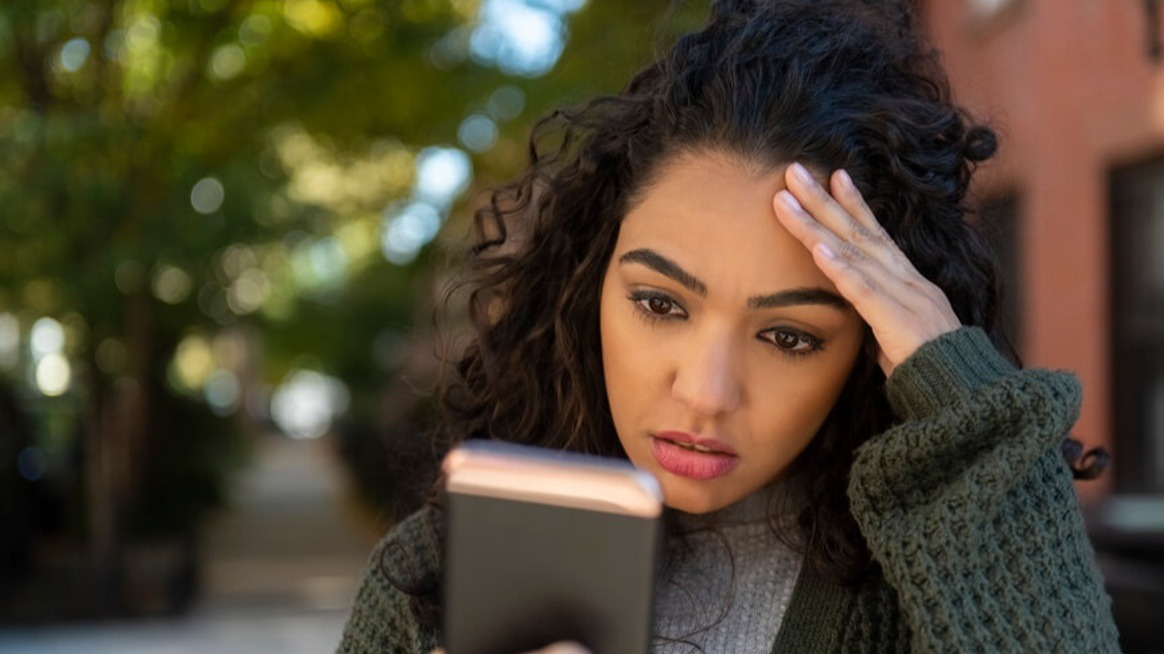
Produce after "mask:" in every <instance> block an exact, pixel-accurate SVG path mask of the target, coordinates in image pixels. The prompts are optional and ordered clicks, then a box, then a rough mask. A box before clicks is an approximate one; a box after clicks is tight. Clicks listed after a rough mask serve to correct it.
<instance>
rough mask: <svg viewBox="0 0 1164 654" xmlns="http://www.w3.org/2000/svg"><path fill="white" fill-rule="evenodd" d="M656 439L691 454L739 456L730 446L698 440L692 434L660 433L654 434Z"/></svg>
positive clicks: (708, 439) (707, 440)
mask: <svg viewBox="0 0 1164 654" xmlns="http://www.w3.org/2000/svg"><path fill="white" fill-rule="evenodd" d="M654 437H655V438H657V439H659V440H662V441H666V442H667V443H670V444H671V445H674V446H676V447H679V448H682V449H684V450H687V451H689V452H699V453H700V454H717V455H720V456H739V455H738V454H736V451H735V450H733V449H732V448H731V446H730V445H728V444H727V443H725V442H723V441H721V440H719V439H716V438H696V437H695V436H692V435H691V434H687V433H684V432H676V431H664V432H659V433H658V434H654Z"/></svg>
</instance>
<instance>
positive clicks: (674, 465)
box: [651, 432, 740, 480]
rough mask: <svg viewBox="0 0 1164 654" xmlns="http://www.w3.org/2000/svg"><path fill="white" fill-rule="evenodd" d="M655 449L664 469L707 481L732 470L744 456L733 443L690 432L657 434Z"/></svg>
mask: <svg viewBox="0 0 1164 654" xmlns="http://www.w3.org/2000/svg"><path fill="white" fill-rule="evenodd" d="M651 443H652V445H651V452H652V453H653V454H654V456H655V461H656V462H657V463H658V464H659V467H661V468H662V469H663V470H666V471H667V472H670V473H671V474H673V475H676V476H679V477H687V478H689V479H695V480H707V479H714V478H716V477H721V476H723V475H726V474H727V473H729V472H731V471H732V470H733V469H735V467H736V466H737V465H739V463H740V457H739V455H738V454H736V452H735V451H734V450H732V448H731V447H730V446H728V445H727V444H726V443H724V442H722V441H718V440H716V439H696V438H695V437H693V436H691V435H690V434H684V433H679V432H664V433H660V434H654V435H653V438H652V439H651Z"/></svg>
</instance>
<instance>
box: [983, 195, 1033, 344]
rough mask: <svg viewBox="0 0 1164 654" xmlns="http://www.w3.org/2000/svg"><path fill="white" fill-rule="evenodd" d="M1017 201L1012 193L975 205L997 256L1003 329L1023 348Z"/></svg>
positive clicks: (1012, 342) (1020, 250)
mask: <svg viewBox="0 0 1164 654" xmlns="http://www.w3.org/2000/svg"><path fill="white" fill-rule="evenodd" d="M1018 216H1019V203H1018V198H1017V196H1015V195H1013V194H1008V195H1001V196H997V197H993V198H988V199H987V200H986V201H984V202H982V203H981V204H980V205H979V208H978V224H979V227H980V228H981V230H982V233H983V234H984V235H985V236H986V240H987V241H989V242H990V246H991V247H992V248H993V249H994V254H995V256H996V257H997V258H998V278H999V279H998V281H999V286H1000V292H1001V297H1000V298H999V299H1000V301H1001V302H1000V304H999V307H998V311H999V317H1000V318H1001V320H1002V326H1003V329H1004V330H1006V335H1007V337H1008V338H1009V339H1010V342H1011V344H1012V345H1014V347H1015V349H1016V350H1018V352H1019V353H1020V354H1021V353H1022V350H1023V329H1022V327H1023V325H1022V312H1021V311H1020V307H1021V306H1022V289H1023V280H1022V266H1021V265H1020V253H1021V252H1022V244H1021V243H1020V240H1021V239H1020V236H1019V227H1018Z"/></svg>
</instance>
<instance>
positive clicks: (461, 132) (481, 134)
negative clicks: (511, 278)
mask: <svg viewBox="0 0 1164 654" xmlns="http://www.w3.org/2000/svg"><path fill="white" fill-rule="evenodd" d="M457 138H458V139H459V140H460V141H461V145H464V146H465V147H466V148H469V149H470V150H472V151H473V152H486V151H488V150H489V148H492V147H493V144H494V143H496V142H497V124H496V123H494V122H493V121H492V120H490V119H489V117H488V116H482V115H481V114H473V115H472V116H469V117H468V118H466V119H465V120H464V121H462V122H461V127H460V129H458V130H457Z"/></svg>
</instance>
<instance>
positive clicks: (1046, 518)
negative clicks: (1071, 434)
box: [849, 328, 1119, 654]
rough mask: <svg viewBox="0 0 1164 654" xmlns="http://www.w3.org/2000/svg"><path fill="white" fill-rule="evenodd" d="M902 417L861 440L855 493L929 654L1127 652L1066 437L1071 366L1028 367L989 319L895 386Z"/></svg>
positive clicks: (856, 510) (938, 346)
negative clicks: (990, 331)
mask: <svg viewBox="0 0 1164 654" xmlns="http://www.w3.org/2000/svg"><path fill="white" fill-rule="evenodd" d="M886 389H887V393H888V395H889V400H890V403H891V404H892V405H893V408H894V411H895V412H896V414H897V416H898V417H899V418H900V419H901V420H902V422H901V423H900V424H898V425H897V426H895V427H893V428H892V429H890V430H889V431H887V432H885V433H884V434H881V435H879V436H877V437H875V438H874V439H872V440H871V441H869V442H868V443H866V444H865V445H864V446H862V447H861V448H860V450H859V451H858V453H857V457H856V461H855V462H854V465H853V469H852V476H851V478H850V483H849V497H850V501H851V504H852V510H853V514H854V516H855V517H856V519H857V522H858V523H859V524H860V526H861V530H862V533H863V534H864V535H865V537H866V539H867V541H868V543H869V547H870V550H871V551H872V552H873V557H874V559H876V560H877V562H878V563H879V564H880V565H881V567H882V570H883V572H884V574H885V578H886V580H887V581H888V582H889V583H890V584H891V585H892V586H893V587H894V588H895V590H896V591H897V595H898V597H899V601H900V603H901V610H902V612H903V613H904V614H905V616H906V620H907V622H908V623H909V628H910V632H911V643H912V649H913V650H914V651H918V652H962V651H999V652H1087V653H1089V654H1090V653H1095V652H1118V651H1119V650H1118V644H1117V634H1116V630H1115V626H1114V624H1113V622H1112V619H1111V609H1110V600H1109V599H1108V597H1107V595H1106V594H1105V593H1104V591H1103V587H1102V580H1101V578H1100V575H1099V572H1098V569H1097V567H1096V565H1095V562H1094V554H1093V552H1092V549H1091V545H1090V543H1089V542H1088V540H1087V536H1086V534H1085V532H1084V528H1083V522H1082V519H1081V516H1080V511H1079V507H1078V500H1077V498H1076V495H1075V489H1074V486H1073V485H1072V478H1071V474H1070V470H1069V469H1068V467H1067V465H1066V463H1065V461H1064V460H1063V458H1062V456H1061V454H1060V444H1061V443H1062V440H1063V439H1064V438H1065V436H1066V434H1067V432H1068V430H1069V429H1070V428H1071V426H1072V425H1073V424H1074V422H1075V420H1076V418H1077V417H1078V412H1079V403H1080V388H1079V383H1078V381H1077V380H1076V379H1075V378H1074V377H1073V376H1071V375H1069V374H1064V373H1056V372H1049V371H1040V370H1023V371H1018V370H1015V369H1014V368H1013V367H1012V366H1010V364H1009V363H1007V362H1006V361H1005V360H1004V359H1003V358H1002V357H1001V356H1000V355H999V354H998V353H997V351H996V350H995V349H994V347H993V346H992V345H991V343H990V340H989V338H988V337H987V336H986V334H985V333H984V332H982V331H981V330H980V329H977V328H963V329H959V330H957V331H955V332H951V333H949V334H945V335H943V336H941V337H939V338H938V339H935V340H934V341H932V342H930V343H927V344H926V345H924V346H922V348H920V349H919V350H918V351H917V352H916V353H915V354H914V355H913V356H912V357H910V358H909V359H908V360H906V361H905V362H903V363H902V364H901V365H900V366H898V368H897V369H896V370H895V371H894V373H893V374H892V375H891V376H890V378H889V379H888V380H887V382H886Z"/></svg>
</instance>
